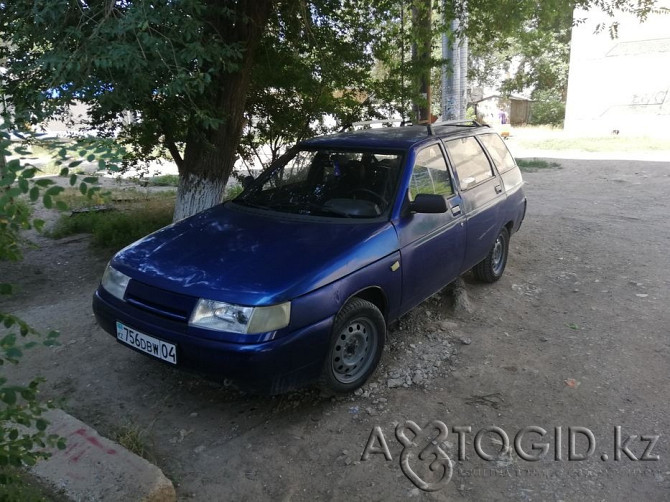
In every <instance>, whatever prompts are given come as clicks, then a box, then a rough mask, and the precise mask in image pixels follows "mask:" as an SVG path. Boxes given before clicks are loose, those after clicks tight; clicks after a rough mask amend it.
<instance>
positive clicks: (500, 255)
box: [491, 235, 505, 275]
mask: <svg viewBox="0 0 670 502" xmlns="http://www.w3.org/2000/svg"><path fill="white" fill-rule="evenodd" d="M491 262H492V263H491V264H492V268H493V273H494V274H496V275H497V274H499V273H500V272H501V271H502V268H503V266H504V265H505V239H504V237H503V236H502V235H499V236H498V238H497V239H496V242H495V244H494V245H493V253H492V260H491Z"/></svg>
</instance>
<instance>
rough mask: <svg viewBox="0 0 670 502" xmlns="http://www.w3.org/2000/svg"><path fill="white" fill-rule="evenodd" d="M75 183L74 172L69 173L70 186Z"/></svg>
mask: <svg viewBox="0 0 670 502" xmlns="http://www.w3.org/2000/svg"><path fill="white" fill-rule="evenodd" d="M76 183H77V175H76V174H71V175H70V186H72V187H73V186H74V185H75V184H76Z"/></svg>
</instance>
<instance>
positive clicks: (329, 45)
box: [239, 1, 389, 163]
mask: <svg viewBox="0 0 670 502" xmlns="http://www.w3.org/2000/svg"><path fill="white" fill-rule="evenodd" d="M378 3H379V2H369V3H361V2H345V3H342V4H340V3H339V2H329V1H315V2H311V4H312V5H311V11H308V10H305V6H304V5H300V4H297V3H293V4H291V3H284V4H280V5H279V6H278V7H277V8H276V9H275V11H274V12H273V13H272V14H271V16H270V21H269V24H268V27H267V30H266V32H265V35H264V37H263V39H262V40H261V43H260V45H259V47H258V49H257V51H256V54H257V56H256V58H257V59H256V64H255V65H254V67H253V70H252V74H251V75H252V83H251V88H250V91H249V96H248V98H247V106H246V113H245V115H246V124H247V126H246V128H245V131H244V134H243V136H242V139H241V143H240V148H239V154H240V155H241V156H242V158H244V159H245V160H247V161H260V162H261V163H269V162H272V161H273V160H275V159H276V158H277V157H278V156H279V155H280V154H281V153H283V150H284V149H285V148H286V147H287V146H288V145H291V144H293V143H295V142H297V141H300V140H301V139H304V138H308V137H311V136H314V135H317V134H324V133H328V132H333V131H334V130H337V129H340V128H341V127H342V126H343V125H345V124H349V123H351V122H354V121H357V120H361V119H362V118H365V117H369V116H370V115H372V114H374V107H373V103H374V100H373V99H372V97H373V94H374V92H375V79H374V78H373V75H372V69H373V65H374V64H375V54H376V53H377V52H379V51H381V50H382V48H381V36H382V29H383V26H384V22H388V21H389V13H388V11H387V10H386V9H384V10H382V9H380V8H379V6H378V5H377V4H378ZM278 41H281V42H280V43H278ZM326 117H329V118H330V121H329V122H326V121H325V119H326ZM263 147H265V148H266V149H267V150H266V152H267V153H268V154H269V155H268V156H267V159H266V158H265V156H264V155H263V154H262V153H261V148H263Z"/></svg>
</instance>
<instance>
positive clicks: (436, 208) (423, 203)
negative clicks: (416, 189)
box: [409, 193, 447, 213]
mask: <svg viewBox="0 0 670 502" xmlns="http://www.w3.org/2000/svg"><path fill="white" fill-rule="evenodd" d="M409 210H410V211H411V212H413V213H446V212H447V201H446V200H444V197H443V196H442V195H436V194H432V193H420V194H418V195H417V196H416V197H415V199H414V200H413V201H412V202H410V203H409Z"/></svg>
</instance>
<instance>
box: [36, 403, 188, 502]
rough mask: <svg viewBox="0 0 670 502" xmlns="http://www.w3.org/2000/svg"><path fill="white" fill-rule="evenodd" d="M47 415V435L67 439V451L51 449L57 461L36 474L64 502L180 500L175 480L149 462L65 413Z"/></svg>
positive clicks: (43, 465)
mask: <svg viewBox="0 0 670 502" xmlns="http://www.w3.org/2000/svg"><path fill="white" fill-rule="evenodd" d="M43 417H44V418H45V419H47V420H48V421H49V427H48V429H47V432H48V433H49V434H57V435H59V436H62V437H64V438H65V440H66V443H67V448H66V449H64V450H56V449H53V450H50V451H49V453H51V457H49V458H48V459H46V460H43V461H40V462H38V463H37V465H35V466H34V467H32V468H31V472H32V474H33V475H35V476H37V477H38V478H39V479H40V480H41V481H42V482H44V483H46V484H47V485H49V486H51V487H52V488H53V489H55V490H56V491H58V492H60V493H62V496H63V498H64V500H145V501H150V502H157V501H161V502H170V501H174V500H177V496H176V493H175V490H174V487H173V485H172V482H171V481H170V480H169V479H168V478H166V477H165V475H164V474H163V472H162V471H161V470H160V469H159V468H158V467H156V466H155V465H153V464H151V463H150V462H148V461H147V460H145V459H143V458H141V457H139V456H137V455H135V454H134V453H132V452H130V451H128V450H127V449H126V448H124V447H123V446H121V445H119V444H117V443H115V442H113V441H111V440H109V439H107V438H105V437H103V436H100V435H99V434H98V433H97V431H95V430H94V429H92V428H91V427H89V426H88V425H86V424H85V423H83V422H81V421H79V420H77V419H76V418H74V417H72V416H71V415H68V414H67V413H65V412H64V411H61V410H56V409H54V410H49V411H47V412H46V413H44V414H43Z"/></svg>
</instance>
